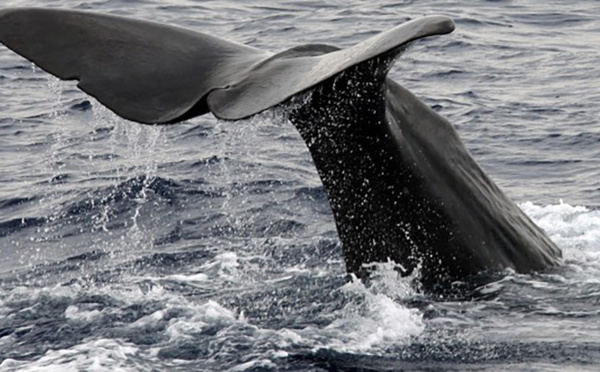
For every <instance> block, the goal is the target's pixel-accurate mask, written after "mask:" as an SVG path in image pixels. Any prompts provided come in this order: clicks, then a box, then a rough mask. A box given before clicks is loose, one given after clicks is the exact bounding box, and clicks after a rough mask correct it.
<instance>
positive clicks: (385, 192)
mask: <svg viewBox="0 0 600 372" xmlns="http://www.w3.org/2000/svg"><path fill="white" fill-rule="evenodd" d="M453 29H454V24H453V22H452V20H450V19H449V18H446V17H440V16H433V17H424V18H421V19H417V20H413V21H410V22H406V23H404V24H402V25H400V26H398V27H396V28H394V29H392V30H389V31H386V32H383V33H381V34H379V35H377V36H374V37H371V38H369V39H367V40H365V41H363V42H361V43H359V44H357V45H355V46H354V47H351V48H348V49H345V50H340V49H338V48H336V47H332V46H327V45H304V46H300V47H295V48H292V49H290V50H287V51H284V52H281V53H278V54H271V53H267V52H263V51H260V50H257V49H254V48H251V47H247V46H244V45H240V44H236V43H231V42H229V41H225V40H222V39H219V38H215V37H212V36H209V35H205V34H201V33H197V32H193V31H189V30H185V29H181V28H176V27H171V26H167V25H160V24H156V23H152V22H147V21H140V20H132V19H127V18H121V17H115V16H109V15H100V14H94V13H89V12H75V11H66V10H55V9H54V10H49V9H35V8H23V9H5V10H0V42H2V43H3V44H4V45H6V46H7V47H8V48H10V49H12V50H14V51H15V52H17V53H19V54H21V55H23V56H24V57H26V58H27V59H29V60H31V61H33V62H34V63H36V64H37V65H39V66H40V67H41V68H42V69H44V70H46V71H48V72H50V73H52V74H54V75H56V76H58V77H59V78H61V79H68V80H71V79H76V80H79V84H78V86H79V87H80V88H81V89H82V90H84V91H85V92H87V93H89V94H90V95H92V96H94V97H96V98H97V99H98V100H99V101H100V102H101V103H103V104H104V105H106V106H107V107H108V108H109V109H111V110H113V111H114V112H115V113H117V114H118V115H120V116H122V117H124V118H126V119H129V120H132V121H137V122H140V123H145V124H169V123H175V122H179V121H183V120H186V119H188V118H191V117H194V116H198V115H203V114H206V113H208V112H212V113H213V114H214V115H215V116H217V117H219V118H221V119H228V120H236V119H241V118H245V117H249V116H251V115H254V114H256V113H259V112H261V111H263V110H265V109H268V108H270V107H273V106H275V105H278V104H289V103H290V102H292V103H293V104H291V105H289V118H290V121H291V122H292V123H293V124H294V125H295V127H296V128H297V129H298V131H299V132H300V134H301V136H302V138H303V139H304V141H305V142H306V144H307V146H308V148H309V150H310V153H311V155H312V158H313V160H314V163H315V165H316V168H317V170H318V172H319V176H320V177H321V180H322V181H323V185H324V187H325V189H326V191H327V195H328V198H329V202H330V205H331V209H332V211H333V215H334V217H335V221H336V226H337V230H338V233H339V237H340V240H341V242H342V246H343V250H344V256H345V260H346V266H347V269H348V271H349V272H350V273H354V274H356V275H358V276H360V277H364V276H366V275H368V271H369V266H370V265H369V264H372V263H376V262H387V261H393V262H395V263H396V264H397V267H398V270H400V271H401V272H402V273H403V274H409V273H411V272H413V271H414V270H415V268H419V278H420V281H421V282H422V283H423V284H424V288H435V287H436V286H437V285H439V284H440V283H451V282H453V281H457V280H464V279H468V278H469V277H473V276H475V275H478V274H481V273H489V272H498V271H502V270H504V269H507V268H510V269H513V270H515V271H517V272H520V273H530V272H534V271H539V270H543V269H545V268H547V267H549V266H553V265H556V264H557V263H559V261H560V258H561V252H560V250H559V249H558V248H557V247H556V246H555V245H554V243H553V242H552V241H551V240H550V239H549V238H548V237H547V236H546V234H545V233H544V232H543V231H542V230H541V229H540V228H539V227H538V226H536V225H535V224H534V223H533V222H532V221H531V220H530V219H529V218H528V217H527V216H526V215H525V214H524V213H523V212H522V211H521V210H520V209H519V208H518V207H517V206H516V205H515V204H514V203H513V202H512V201H511V200H510V199H509V198H508V197H507V196H506V195H505V194H504V193H503V192H502V191H501V190H500V189H499V188H498V187H497V186H496V185H495V184H494V182H493V181H492V180H491V179H490V178H489V177H488V176H487V175H486V174H485V173H484V172H483V171H482V170H481V168H480V167H479V166H478V165H477V163H476V162H475V161H474V160H473V158H472V157H471V156H470V154H469V152H468V151H467V150H466V148H465V147H464V145H463V144H462V142H461V141H460V139H459V136H458V134H457V133H456V131H455V130H454V128H453V127H452V125H451V124H450V123H449V122H448V121H446V120H445V119H444V118H442V117H441V116H439V115H438V114H437V113H436V112H434V111H433V110H432V109H431V108H429V107H428V106H427V105H425V104H424V103H422V102H421V101H420V100H419V99H418V98H416V97H415V96H414V95H413V94H411V93H410V92H409V91H408V90H406V89H404V88H403V87H402V86H401V85H400V84H398V83H396V82H394V81H393V80H391V79H389V78H388V77H387V73H388V71H389V69H390V68H391V66H392V64H393V61H394V58H395V57H396V56H397V55H398V54H400V53H401V52H403V51H404V50H405V49H406V48H407V46H408V45H409V44H410V43H411V42H413V41H414V40H417V39H420V38H422V37H426V36H431V35H439V34H445V33H449V32H452V30H453ZM298 97H300V98H298ZM298 102H301V103H298Z"/></svg>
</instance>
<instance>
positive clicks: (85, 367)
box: [0, 0, 600, 372]
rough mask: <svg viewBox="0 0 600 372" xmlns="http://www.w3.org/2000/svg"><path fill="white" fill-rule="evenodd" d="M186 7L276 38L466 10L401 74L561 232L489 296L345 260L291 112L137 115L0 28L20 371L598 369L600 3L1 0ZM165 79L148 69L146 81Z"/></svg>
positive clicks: (0, 330)
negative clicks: (352, 272) (54, 70)
mask: <svg viewBox="0 0 600 372" xmlns="http://www.w3.org/2000/svg"><path fill="white" fill-rule="evenodd" d="M1 6H2V7H9V6H47V7H60V8H68V9H83V10H93V11H98V12H104V13H110V14H118V15H124V16H131V17H137V18H143V19H148V20H153V21H158V22H164V23H170V24H174V25H179V26H184V27H187V28H190V29H193V30H197V31H200V32H206V33H210V34H212V35H215V36H219V37H223V38H227V39H230V40H235V41H237V42H241V43H245V44H248V45H252V46H254V47H257V48H262V49H265V50H270V51H273V52H277V51H282V50H285V49H287V48H290V47H293V46H296V45H300V44H307V43H326V44H332V45H336V46H339V47H348V46H351V45H353V44H355V43H357V42H359V41H361V40H363V39H365V38H367V37H369V36H372V35H375V34H376V33H378V32H380V31H383V30H386V29H389V28H391V27H394V26H396V25H398V24H400V23H402V22H405V21H406V20H408V19H414V18H418V17H421V16H424V15H433V14H442V15H447V16H450V17H452V18H453V19H454V20H455V22H456V26H457V29H456V31H455V32H454V33H452V34H450V35H445V36H440V37H434V38H429V39H426V40H424V41H421V42H418V43H415V44H414V45H413V46H412V47H411V48H410V49H409V50H408V51H407V52H406V53H405V54H404V55H403V56H402V58H400V59H399V60H398V61H397V62H396V64H395V66H394V68H393V69H392V72H391V76H392V77H393V78H394V79H396V80H397V81H398V82H400V83H401V84H402V85H404V86H405V87H407V88H408V89H410V90H411V91H413V92H414V93H415V94H416V95H417V96H419V97H420V98H422V99H423V100H424V101H425V102H427V103H428V104H429V105H431V106H432V107H434V109H435V110H436V111H438V112H439V113H441V114H442V115H443V116H445V117H446V118H448V119H449V120H450V121H451V122H452V123H453V124H454V125H455V126H456V128H457V129H458V131H459V133H460V135H461V137H462V139H463V141H464V142H465V144H466V145H467V147H468V148H469V150H470V151H471V153H472V154H473V156H474V157H475V159H476V160H477V161H478V162H479V163H480V164H481V165H482V167H483V168H484V170H485V171H486V172H487V173H488V174H489V175H490V176H491V177H492V178H493V179H494V180H495V181H496V182H497V183H498V185H499V186H501V187H502V188H503V190H505V191H506V192H507V193H508V194H509V195H510V196H511V197H512V198H513V199H514V200H515V201H516V202H517V203H518V204H519V206H520V207H521V208H522V209H523V210H524V211H525V212H526V213H527V214H528V215H529V216H530V217H531V218H532V219H533V220H534V221H536V222H537V224H539V225H540V226H541V227H542V228H543V229H544V230H545V231H546V232H547V233H548V235H549V236H550V237H551V238H552V239H553V240H554V241H555V242H556V243H557V244H558V245H559V246H560V248H561V249H562V250H563V255H564V258H563V261H562V264H561V265H560V267H557V268H554V269H551V270H548V271H546V272H542V273H537V274H534V275H520V274H516V273H514V272H510V271H507V272H505V273H501V275H500V276H499V278H498V280H497V281H495V282H493V283H491V284H488V285H485V286H484V287H481V288H478V289H477V292H478V296H476V297H475V298H443V297H442V298H439V297H435V296H432V295H427V294H423V293H421V292H420V291H419V289H418V288H417V286H416V285H415V284H414V281H413V279H414V277H407V278H399V277H398V276H397V274H396V272H395V271H394V270H393V269H392V267H390V265H380V267H378V268H377V270H376V271H375V274H374V279H373V280H372V281H370V282H369V283H367V284H365V283H362V282H361V281H358V280H353V279H352V278H350V277H348V276H347V275H346V272H345V266H344V260H343V257H342V252H341V246H340V242H339V240H338V237H337V233H336V230H335V225H334V221H333V217H332V215H331V211H330V209H329V206H328V202H327V198H326V195H325V192H324V190H323V187H322V186H321V182H320V180H319V177H318V175H317V173H316V170H315V168H314V166H313V164H312V161H311V159H310V156H309V153H308V151H307V149H306V146H305V144H304V143H303V141H302V140H301V138H300V136H299V135H298V133H297V132H296V131H295V129H294V128H293V126H292V125H291V124H290V123H289V122H286V120H285V118H284V117H285V115H283V114H282V113H281V112H280V111H281V110H280V109H272V110H270V111H267V112H266V113H263V114H260V115H258V116H256V117H253V118H251V119H248V120H243V121H237V122H226V121H219V120H216V119H215V118H214V117H212V116H211V115H206V116H203V117H199V118H195V119H192V120H189V121H187V122H185V123H183V124H178V125H173V126H165V127H152V126H142V125H139V124H136V123H132V122H128V121H126V120H124V119H121V118H119V117H117V116H116V115H114V114H113V113H112V112H110V111H109V110H107V109H106V108H103V107H102V106H101V105H99V104H98V103H97V102H96V101H95V100H93V99H91V98H90V97H89V96H87V95H86V94H84V93H82V92H81V91H79V90H77V89H76V88H75V84H74V83H65V82H59V81H58V80H56V79H55V78H53V77H51V76H49V75H48V74H46V73H44V72H43V71H42V70H40V69H39V68H35V67H34V66H33V65H32V64H31V63H30V62H28V61H26V60H25V59H23V58H21V57H19V56H17V55H16V54H14V53H12V52H11V51H9V50H8V49H6V48H4V47H0V370H1V371H61V372H66V371H271V370H272V371H279V370H281V371H327V370H338V371H362V370H364V371H371V370H373V371H380V370H389V371H396V370H409V371H411V370H419V371H438V370H450V371H481V370H485V371H515V370H521V371H597V370H600V2H598V1H597V0H583V1H569V0H560V1H558V0H550V1H543V2H542V1H537V0H523V1H516V0H515V1H509V0H505V1H503V0H496V1H491V0H490V1H475V0H469V1H398V0H389V1H386V0H375V1H358V0H345V1H313V0H296V1H266V0H263V1H257V0H244V1H241V0H240V1H193V0H165V1H158V0H147V1H146V0H134V1H125V0H95V1H80V0H78V1H70V0H48V1H33V0H31V1H30V0H4V1H2V5H1ZM149 78H151V77H149Z"/></svg>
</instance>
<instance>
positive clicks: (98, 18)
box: [0, 8, 271, 124]
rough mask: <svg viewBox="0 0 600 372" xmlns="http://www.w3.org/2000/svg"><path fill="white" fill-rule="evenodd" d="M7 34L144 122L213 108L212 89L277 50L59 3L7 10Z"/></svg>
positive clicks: (51, 68) (1, 20) (3, 24)
mask: <svg viewBox="0 0 600 372" xmlns="http://www.w3.org/2000/svg"><path fill="white" fill-rule="evenodd" d="M0 41H1V42H2V43H3V44H4V45H6V46H7V47H8V48H10V49H12V50H14V51H15V52H17V53H19V54H21V55H22V56H23V57H25V58H27V59H29V60H30V61H32V62H34V63H35V64H36V65H38V66H39V67H41V68H42V69H43V70H45V71H47V72H49V73H51V74H53V75H55V76H57V77H59V78H61V79H64V80H79V84H78V87H79V88H81V90H83V91H85V92H86V93H88V94H90V95H91V96H93V97H95V98H96V99H97V100H98V101H100V102H101V103H102V104H103V105H105V106H106V107H108V108H109V109H111V110H112V111H114V112H115V113H116V114H117V115H120V116H122V117H124V118H125V119H129V120H132V121H137V122H140V123H144V124H164V123H172V122H177V121H182V120H185V119H188V118H190V117H193V116H197V115H203V114H206V113H208V107H207V106H206V96H207V95H208V94H209V93H210V92H211V91H213V90H214V89H216V88H224V87H227V86H228V85H230V84H232V83H233V82H234V81H237V80H239V79H241V78H242V77H243V76H244V71H245V70H247V69H248V68H249V67H250V66H251V65H253V64H254V63H256V62H258V61H260V60H262V59H265V58H268V57H269V56H270V55H271V54H270V53H266V52H263V51H260V50H258V49H255V48H251V47H248V46H245V45H242V44H237V43H233V42H229V41H226V40H223V39H219V38H216V37H212V36H209V35H205V34H201V33H197V32H193V31H189V30H186V29H183V28H177V27H172V26H168V25H162V24H158V23H154V22H148V21H141V20H135V19H128V18H123V17H118V16H111V15H103V14H95V13H90V12H81V11H66V10H60V9H36V8H22V9H19V8H17V9H4V10H0Z"/></svg>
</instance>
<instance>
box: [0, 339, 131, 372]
mask: <svg viewBox="0 0 600 372" xmlns="http://www.w3.org/2000/svg"><path fill="white" fill-rule="evenodd" d="M138 350H139V349H138V348H137V347H136V346H135V345H132V344H128V343H126V342H122V341H119V340H107V339H100V340H94V341H89V342H85V343H82V344H79V345H75V346H73V347H71V348H69V349H64V350H48V351H47V352H46V353H45V354H44V356H42V357H41V358H40V359H38V360H35V361H33V362H29V361H18V360H15V359H6V360H4V361H3V362H2V363H1V364H0V370H2V371H6V372H9V371H15V372H16V371H19V372H27V371H36V372H40V371H41V372H54V371H56V372H77V371H84V370H85V371H119V372H125V371H137V370H138V369H137V368H135V365H134V364H133V363H132V362H131V361H130V358H131V356H133V355H135V354H136V353H137V352H138Z"/></svg>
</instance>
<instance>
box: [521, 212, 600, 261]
mask: <svg viewBox="0 0 600 372" xmlns="http://www.w3.org/2000/svg"><path fill="white" fill-rule="evenodd" d="M520 206H521V208H522V209H523V210H524V211H525V213H527V214H528V215H529V216H530V217H531V218H532V219H533V220H534V221H535V222H536V223H537V224H538V225H539V226H540V227H541V228H542V229H544V230H545V231H546V232H547V233H548V235H549V236H550V237H551V239H552V240H553V241H554V242H555V243H556V244H557V245H558V246H559V247H560V248H562V250H563V255H564V260H565V262H566V263H567V264H572V265H578V266H581V265H585V266H586V267H587V268H588V269H589V268H592V267H595V270H600V211H598V210H592V209H589V208H587V207H583V206H572V205H569V204H567V203H563V202H562V200H561V202H560V203H559V204H554V205H546V206H539V205H535V204H533V203H530V202H527V203H523V204H521V205H520Z"/></svg>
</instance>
